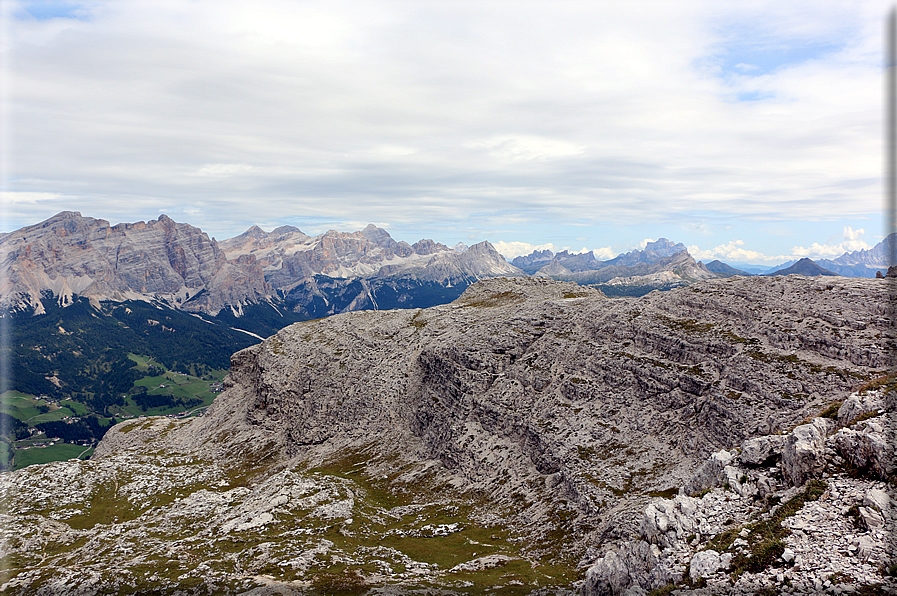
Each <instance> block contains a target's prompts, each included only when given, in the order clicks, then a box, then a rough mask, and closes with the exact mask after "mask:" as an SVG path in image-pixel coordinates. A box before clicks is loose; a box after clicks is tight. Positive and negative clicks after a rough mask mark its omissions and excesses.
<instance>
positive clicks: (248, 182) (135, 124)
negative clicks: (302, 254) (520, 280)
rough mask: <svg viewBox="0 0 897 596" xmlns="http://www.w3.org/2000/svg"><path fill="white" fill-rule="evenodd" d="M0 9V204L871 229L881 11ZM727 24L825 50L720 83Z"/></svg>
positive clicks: (216, 1) (780, 7)
mask: <svg viewBox="0 0 897 596" xmlns="http://www.w3.org/2000/svg"><path fill="white" fill-rule="evenodd" d="M4 5H5V6H6V7H9V6H13V8H10V9H9V10H6V9H4V11H3V15H4V16H3V17H2V18H3V21H4V22H3V23H2V25H3V26H4V27H5V29H4V35H0V43H2V44H3V47H2V48H0V50H2V51H0V53H2V54H3V56H4V61H5V62H4V64H5V66H3V70H4V72H3V73H2V74H3V81H4V82H11V83H12V84H6V85H0V88H2V89H0V91H2V93H4V96H3V98H2V100H3V101H0V104H2V105H3V106H4V108H3V109H4V110H5V111H6V118H7V120H8V121H9V122H15V124H16V126H15V127H3V128H4V130H8V131H11V132H5V134H7V135H8V137H9V138H8V139H7V140H6V143H7V144H8V146H9V147H11V148H12V151H13V153H14V159H9V163H8V164H7V165H4V168H3V170H4V175H5V176H6V181H5V182H4V189H5V190H9V191H12V192H16V193H43V194H45V195H48V196H60V197H67V198H68V199H67V200H68V204H63V203H64V202H65V199H60V200H59V201H56V202H54V206H55V203H57V202H58V203H60V207H61V208H67V209H73V210H79V211H82V212H83V213H84V214H85V215H88V214H90V215H94V214H100V215H101V216H102V214H109V213H114V214H118V213H122V212H123V207H122V205H125V206H127V207H129V208H131V209H134V208H135V206H136V205H140V206H141V207H142V208H144V209H146V210H152V211H158V208H157V207H155V205H173V204H174V205H176V204H177V203H178V202H180V201H185V202H188V203H191V204H202V205H203V221H202V222H197V223H202V224H203V225H204V227H208V228H212V229H216V228H217V229H228V228H229V227H231V226H232V225H235V224H233V223H232V222H234V221H242V222H250V221H256V220H262V221H279V220H282V219H285V218H292V220H294V221H300V220H301V218H303V217H312V216H313V217H316V218H328V219H332V220H343V219H346V218H352V219H356V220H359V221H377V220H383V219H386V220H389V221H392V222H397V223H398V222H401V223H415V224H417V226H418V228H420V227H421V225H422V224H429V223H430V222H439V223H440V224H445V226H454V227H455V229H460V228H463V222H464V220H465V219H466V218H468V217H470V216H471V214H476V215H478V216H481V217H487V216H489V215H491V214H505V213H516V212H526V213H527V214H537V217H542V218H544V221H545V225H546V226H550V225H551V224H552V222H556V221H566V222H569V221H578V222H581V223H583V224H585V225H594V224H596V222H597V223H604V222H615V223H620V224H637V223H641V222H643V221H645V220H646V219H649V220H652V221H655V222H657V221H660V222H662V221H664V220H672V219H675V220H676V221H681V219H682V217H685V216H690V214H691V213H692V212H700V213H701V214H702V215H701V216H700V218H695V219H703V218H704V216H705V215H706V216H707V220H708V221H714V220H715V218H716V217H717V216H722V217H729V218H741V219H765V220H769V221H785V220H801V219H816V220H818V219H820V218H825V219H834V220H838V221H840V220H841V219H842V218H843V219H844V220H847V217H848V216H853V215H855V214H868V213H877V212H878V210H879V203H880V197H881V189H880V185H879V182H878V180H879V179H880V172H879V166H880V158H879V152H880V130H881V127H882V123H881V110H880V107H879V103H880V94H881V83H880V79H881V71H880V60H881V59H880V43H881V41H880V39H881V20H882V15H883V14H884V13H885V8H886V5H885V4H884V3H882V2H881V1H879V0H865V1H859V2H840V1H837V0H831V1H824V0H823V1H815V2H809V0H797V1H795V2H788V3H782V2H772V1H763V2H756V3H755V2H751V3H719V2H710V1H709V0H686V1H684V2H677V3H654V4H652V7H651V10H650V11H644V10H643V7H640V6H638V5H630V4H625V3H618V4H617V5H614V6H608V5H607V4H606V3H584V2H580V3H560V4H553V5H551V6H548V5H546V4H544V3H543V4H540V3H530V4H523V5H517V4H509V3H488V2H487V3H463V2H462V3H428V2H423V3H396V2H389V1H385V2H384V1H382V0H370V1H365V2H361V1H360V0H338V1H337V2H332V3H328V2H323V1H320V0H310V1H308V2H302V3H295V2H287V1H284V0H257V1H256V2H253V3H252V8H248V5H247V3H245V2H238V1H237V0H195V1H192V2H182V1H173V2H155V3H153V2H144V1H143V0H114V1H113V0H92V1H91V2H90V3H89V4H88V5H87V8H86V9H85V10H87V11H89V14H87V15H86V16H85V18H83V19H65V18H56V19H49V20H45V21H38V20H27V21H24V20H16V19H15V17H14V16H11V15H14V14H15V13H16V10H14V8H15V7H16V6H18V4H17V3H15V2H14V0H10V1H9V2H6V3H4ZM7 31H8V34H6V32H7ZM733 31H741V32H745V31H746V32H748V33H751V35H752V37H751V40H752V42H753V43H756V44H760V45H763V44H765V46H764V47H768V48H776V47H794V46H799V47H802V46H803V45H806V46H808V47H812V46H813V44H817V45H819V44H824V45H825V46H826V47H827V48H830V50H829V51H827V53H825V54H818V55H813V56H809V57H808V59H806V60H802V61H798V62H794V63H792V64H787V65H784V66H782V67H781V68H777V69H775V70H774V71H772V72H766V71H765V70H763V71H762V72H761V71H760V69H754V68H752V66H755V65H754V64H753V62H752V58H751V57H749V56H745V57H743V58H739V59H738V61H737V63H736V64H735V66H734V68H730V69H729V71H731V72H729V73H724V72H722V70H721V68H720V66H719V64H720V61H721V58H720V57H721V56H725V55H728V54H726V52H727V49H728V48H729V47H730V46H731V43H732V39H734V38H736V37H737V35H735V34H734V33H733ZM754 33H756V34H757V35H753V34H754ZM761 49H762V48H761ZM758 72H760V73H761V74H760V75H759V76H757V74H758ZM741 94H757V95H758V96H762V97H765V98H766V99H763V100H761V101H750V102H745V101H738V100H737V99H738V97H739V96H740V95H741ZM832 123H837V125H835V126H833V125H832ZM2 153H4V154H5V153H7V151H5V150H4V151H2ZM35 196H37V195H35ZM85 197H86V198H85ZM88 199H89V200H88ZM37 204H40V201H38V202H37V203H33V202H32V203H28V202H27V201H22V200H18V201H10V202H9V203H8V204H7V205H6V210H7V211H8V212H9V215H10V217H11V218H12V219H16V218H18V219H17V220H20V219H23V218H30V217H32V216H33V215H34V214H36V213H38V212H39V211H38V210H30V211H29V210H28V209H27V208H26V207H27V206H28V205H32V206H34V205H37ZM57 210H58V209H57ZM40 213H42V216H48V215H51V214H52V213H47V212H46V210H44V211H41V212H40ZM156 214H157V213H156ZM144 216H145V215H144ZM137 217H140V216H128V215H123V218H124V219H125V220H126V221H127V220H133V219H136V218H137ZM459 222H461V223H459ZM240 227H244V226H242V224H241V225H240ZM244 229H245V227H244ZM654 229H656V228H652V230H654ZM652 233H654V232H653V231H652ZM459 237H460V236H459ZM552 238H557V237H556V236H552ZM618 240H619V243H620V244H623V243H628V242H630V240H629V239H616V238H615V239H613V240H612V242H613V243H614V245H617V242H618ZM856 240H859V239H856ZM555 242H556V243H558V244H568V243H569V244H572V243H573V242H576V244H577V245H578V244H580V241H578V240H576V239H575V237H572V235H571V237H568V238H563V239H555ZM584 242H586V243H588V244H591V243H592V242H597V241H589V240H586V241H584ZM601 242H602V243H604V242H608V240H607V239H605V238H602V239H601ZM795 242H800V241H795ZM805 243H806V242H805ZM641 246H642V247H643V246H644V244H642V245H641ZM811 248H812V247H811ZM599 250H605V249H599ZM807 250H810V249H807ZM596 254H597V253H596Z"/></svg>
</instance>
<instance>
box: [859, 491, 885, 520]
mask: <svg viewBox="0 0 897 596" xmlns="http://www.w3.org/2000/svg"><path fill="white" fill-rule="evenodd" d="M863 506H864V507H868V508H871V509H876V510H878V512H879V513H881V514H883V515H888V514H889V513H890V511H891V497H889V496H888V493H886V492H885V491H883V490H881V489H878V488H871V489H869V490H867V491H866V494H864V495H863Z"/></svg>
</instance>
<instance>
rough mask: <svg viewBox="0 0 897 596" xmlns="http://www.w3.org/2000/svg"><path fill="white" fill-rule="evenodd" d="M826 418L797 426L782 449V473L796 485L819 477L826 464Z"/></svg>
mask: <svg viewBox="0 0 897 596" xmlns="http://www.w3.org/2000/svg"><path fill="white" fill-rule="evenodd" d="M827 428H828V427H827V424H826V422H825V419H823V418H816V419H814V420H813V422H812V423H811V424H802V425H800V426H798V427H796V428H795V429H794V430H793V431H791V433H790V434H789V435H788V437H787V439H786V440H785V447H784V448H783V449H782V475H783V476H784V477H785V478H786V479H787V480H788V481H789V482H790V483H791V484H792V485H794V486H800V485H802V484H803V483H804V482H806V481H807V480H809V479H811V478H818V477H819V476H820V475H821V474H822V469H823V467H824V465H825V435H826V430H827Z"/></svg>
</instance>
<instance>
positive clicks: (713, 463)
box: [680, 449, 735, 495]
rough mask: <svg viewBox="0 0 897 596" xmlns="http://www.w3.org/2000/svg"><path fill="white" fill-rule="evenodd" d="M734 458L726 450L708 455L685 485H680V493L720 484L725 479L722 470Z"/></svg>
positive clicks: (692, 493)
mask: <svg viewBox="0 0 897 596" xmlns="http://www.w3.org/2000/svg"><path fill="white" fill-rule="evenodd" d="M733 459H735V456H734V454H732V453H730V452H728V451H726V450H725V449H724V450H722V451H717V452H716V453H714V454H712V455H711V456H710V459H708V460H707V461H706V462H704V464H703V465H702V466H701V467H700V468H698V471H697V472H695V474H694V476H692V477H691V478H690V479H689V480H688V482H686V483H685V486H683V487H682V490H681V491H680V494H685V495H694V494H696V493H699V492H701V491H702V490H704V489H707V488H711V487H714V486H721V485H722V483H723V482H724V481H725V474H724V473H723V470H724V469H725V467H726V466H728V465H729V464H730V463H732V460H733Z"/></svg>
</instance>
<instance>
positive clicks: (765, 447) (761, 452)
mask: <svg viewBox="0 0 897 596" xmlns="http://www.w3.org/2000/svg"><path fill="white" fill-rule="evenodd" d="M784 447H785V435H765V436H762V437H753V438H750V439H747V440H746V441H744V442H743V443H742V444H741V454H740V455H739V459H740V460H741V463H743V464H747V465H749V466H759V465H762V464H764V463H766V462H767V460H770V459H773V458H776V457H778V456H780V455H781V454H782V449H783V448H784Z"/></svg>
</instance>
